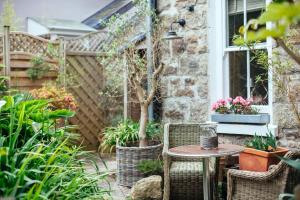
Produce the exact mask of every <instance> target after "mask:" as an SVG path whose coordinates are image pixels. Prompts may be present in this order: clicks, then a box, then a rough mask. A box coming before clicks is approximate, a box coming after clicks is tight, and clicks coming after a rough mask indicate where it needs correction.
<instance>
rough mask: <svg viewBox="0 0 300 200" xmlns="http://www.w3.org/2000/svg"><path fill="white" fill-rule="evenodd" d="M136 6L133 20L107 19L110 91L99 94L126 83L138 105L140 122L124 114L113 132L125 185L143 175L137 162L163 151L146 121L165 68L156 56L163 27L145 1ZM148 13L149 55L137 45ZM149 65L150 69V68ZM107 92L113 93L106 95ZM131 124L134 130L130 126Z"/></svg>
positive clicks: (105, 62)
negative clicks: (150, 26)
mask: <svg viewBox="0 0 300 200" xmlns="http://www.w3.org/2000/svg"><path fill="white" fill-rule="evenodd" d="M135 6H136V7H137V9H136V10H137V12H136V13H135V16H134V17H135V20H132V16H128V15H126V14H124V15H121V16H114V17H112V18H110V20H109V22H108V23H107V24H106V25H107V31H108V34H109V35H110V36H111V37H110V38H111V40H110V42H109V43H106V44H104V46H103V51H104V52H105V56H102V57H101V63H102V64H103V66H105V70H104V71H105V73H106V78H107V80H106V84H110V86H109V87H107V88H110V90H109V91H107V93H106V94H102V95H108V96H113V94H114V93H115V91H121V93H122V92H123V91H124V85H127V84H128V90H127V89H126V90H125V92H124V93H122V94H123V95H124V96H125V97H126V96H128V95H131V96H135V97H136V98H135V100H136V101H135V102H137V103H138V104H139V107H140V119H139V123H134V124H131V123H130V124H128V121H126V115H125V114H124V116H125V117H124V118H125V122H124V123H122V124H120V125H119V126H125V127H126V128H124V127H122V128H121V129H123V130H122V131H123V132H122V133H120V134H115V136H116V142H117V143H116V144H114V145H116V159H117V180H118V183H119V184H120V185H125V186H132V185H133V184H134V183H135V182H136V181H138V180H139V179H141V178H142V177H143V176H142V175H141V173H140V172H139V171H138V169H137V165H138V163H140V162H141V161H142V160H153V159H157V158H158V157H159V154H161V152H162V144H161V143H160V142H159V141H157V140H155V141H153V140H151V139H152V137H149V133H150V132H152V131H153V130H152V131H150V129H151V127H152V128H153V126H151V123H150V124H149V114H148V107H149V105H150V104H151V103H152V102H153V99H154V97H158V96H157V95H156V94H157V89H158V88H159V83H160V74H161V73H162V71H163V68H164V66H163V64H162V63H160V62H159V58H158V57H159V55H160V52H159V51H160V50H161V48H160V44H161V43H162V35H163V34H162V31H163V27H162V25H160V23H159V20H158V18H157V16H156V15H155V12H154V11H153V10H151V9H149V7H148V4H147V1H144V0H141V1H135ZM149 16H151V17H152V22H153V23H152V34H151V40H149V41H150V42H147V50H148V49H149V50H150V49H151V56H149V52H146V51H145V50H141V49H139V48H137V45H138V44H139V42H141V41H142V40H143V39H144V37H143V35H141V34H140V33H139V32H137V30H143V31H144V30H147V28H146V27H141V26H143V25H144V23H140V22H141V21H142V20H144V19H145V17H149ZM136 22H138V23H136ZM140 28H141V29H140ZM147 37H149V34H147ZM147 39H148V38H147ZM149 57H150V58H149ZM150 68H151V70H149V69H150ZM124 82H125V83H124ZM110 92H111V93H112V95H110V94H109V93H110ZM127 92H128V93H127ZM124 109H126V106H125V108H124ZM150 120H152V119H150ZM133 125H134V130H132V128H133V127H131V126H133ZM119 126H118V127H117V129H114V128H113V129H110V132H111V133H110V134H112V135H114V133H112V132H114V131H116V132H118V131H119V130H120V129H119V128H120V127H119ZM133 135H134V137H133ZM108 137H109V134H108V133H105V135H104V138H103V140H102V141H101V142H104V143H105V140H107V138H108ZM122 137H124V138H122Z"/></svg>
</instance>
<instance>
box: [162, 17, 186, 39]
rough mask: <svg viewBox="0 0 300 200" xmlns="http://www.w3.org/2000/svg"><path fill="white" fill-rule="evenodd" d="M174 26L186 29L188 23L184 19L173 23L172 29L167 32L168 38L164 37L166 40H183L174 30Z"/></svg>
mask: <svg viewBox="0 0 300 200" xmlns="http://www.w3.org/2000/svg"><path fill="white" fill-rule="evenodd" d="M173 24H179V25H180V26H181V27H184V26H185V24H186V21H185V20H184V19H179V20H177V21H174V22H172V23H171V26H170V29H169V31H168V32H167V34H166V36H165V37H164V39H165V40H175V39H182V38H183V37H182V36H178V35H177V32H176V31H174V30H173Z"/></svg>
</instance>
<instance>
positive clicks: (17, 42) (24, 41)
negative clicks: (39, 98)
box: [0, 32, 60, 91]
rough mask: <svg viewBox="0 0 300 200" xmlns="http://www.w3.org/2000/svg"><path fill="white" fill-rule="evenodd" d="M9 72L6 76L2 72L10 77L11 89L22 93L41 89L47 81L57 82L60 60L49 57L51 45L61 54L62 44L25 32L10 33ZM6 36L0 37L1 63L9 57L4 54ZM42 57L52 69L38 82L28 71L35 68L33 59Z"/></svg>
mask: <svg viewBox="0 0 300 200" xmlns="http://www.w3.org/2000/svg"><path fill="white" fill-rule="evenodd" d="M8 38H9V43H8V49H9V55H8V57H7V58H9V62H8V63H9V64H8V65H9V66H8V68H9V70H8V74H5V70H2V71H1V73H2V75H3V74H5V75H7V76H9V77H10V87H11V88H12V89H17V90H20V91H28V90H31V89H35V88H40V87H41V86H42V85H43V83H45V82H46V81H51V80H55V79H56V78H57V75H58V68H59V58H53V57H52V56H50V55H49V52H48V48H49V44H51V47H52V49H53V51H56V52H59V49H60V43H59V42H54V41H49V40H46V39H44V38H40V37H36V36H33V35H30V34H28V33H24V32H11V33H9V36H8ZM3 45H4V35H0V63H2V64H5V63H4V57H5V56H7V55H4V54H6V52H3V49H4V48H3V47H4V46H3ZM35 56H40V57H41V58H43V60H44V62H45V64H47V65H48V66H49V67H50V70H49V72H48V73H46V74H44V76H43V77H42V78H40V79H38V80H32V79H31V77H30V76H29V74H28V73H27V70H28V69H29V68H31V67H32V66H33V63H32V61H31V60H32V58H33V57H35Z"/></svg>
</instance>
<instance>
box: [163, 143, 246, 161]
mask: <svg viewBox="0 0 300 200" xmlns="http://www.w3.org/2000/svg"><path fill="white" fill-rule="evenodd" d="M243 150H244V147H243V146H239V145H234V144H219V146H218V148H216V149H209V150H205V149H202V148H201V146H200V145H184V146H178V147H174V148H171V149H169V151H168V155H170V156H174V157H186V158H209V157H221V156H229V155H233V154H237V153H240V152H241V151H243Z"/></svg>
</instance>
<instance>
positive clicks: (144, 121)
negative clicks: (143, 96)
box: [139, 105, 148, 147]
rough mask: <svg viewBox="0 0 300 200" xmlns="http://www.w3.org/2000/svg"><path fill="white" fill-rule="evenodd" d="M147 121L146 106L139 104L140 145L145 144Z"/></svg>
mask: <svg viewBox="0 0 300 200" xmlns="http://www.w3.org/2000/svg"><path fill="white" fill-rule="evenodd" d="M147 121H148V106H147V105H141V118H140V129H139V140H140V147H146V146H147V136H146V126H147Z"/></svg>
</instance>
